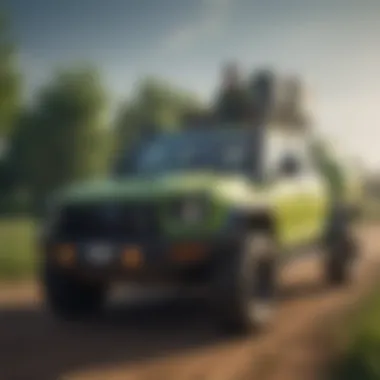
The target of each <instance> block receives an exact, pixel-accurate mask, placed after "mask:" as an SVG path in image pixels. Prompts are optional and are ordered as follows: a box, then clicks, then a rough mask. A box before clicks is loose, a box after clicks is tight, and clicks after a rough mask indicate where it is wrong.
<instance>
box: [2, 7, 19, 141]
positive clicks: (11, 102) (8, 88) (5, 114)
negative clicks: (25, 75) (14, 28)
mask: <svg viewBox="0 0 380 380" xmlns="http://www.w3.org/2000/svg"><path fill="white" fill-rule="evenodd" d="M20 84H21V78H20V74H19V71H18V67H17V60H16V53H15V49H14V47H13V45H12V44H11V42H10V38H9V35H8V32H7V25H6V22H5V18H4V17H2V16H1V13H0V139H2V138H3V139H4V138H6V137H7V136H8V134H9V132H10V130H11V128H12V122H13V120H14V117H15V116H16V114H17V111H18V109H19V106H20V92H21V91H20V90H21V89H20Z"/></svg>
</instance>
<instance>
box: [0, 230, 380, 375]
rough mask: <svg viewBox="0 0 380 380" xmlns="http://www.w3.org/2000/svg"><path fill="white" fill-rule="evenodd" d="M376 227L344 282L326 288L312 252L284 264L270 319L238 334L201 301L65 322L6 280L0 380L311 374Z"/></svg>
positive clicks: (362, 285) (379, 264)
mask: <svg viewBox="0 0 380 380" xmlns="http://www.w3.org/2000/svg"><path fill="white" fill-rule="evenodd" d="M379 231H380V227H376V226H375V227H373V226H371V227H368V226H367V227H366V228H365V231H364V230H363V231H362V232H361V234H360V237H361V240H362V244H363V254H362V258H361V260H360V263H359V265H358V268H357V273H356V280H355V282H354V284H353V285H351V286H349V287H346V288H342V289H337V290H330V289H327V288H326V287H325V286H324V285H323V281H322V280H321V271H320V267H319V265H318V264H319V262H318V260H317V259H316V258H308V259H306V260H303V261H299V262H297V263H293V264H291V265H290V266H289V267H288V268H286V270H284V272H283V273H282V282H283V286H282V293H281V301H280V305H279V308H278V312H277V315H276V318H275V321H274V324H273V326H272V327H271V328H270V329H269V330H268V331H266V332H262V333H261V334H259V335H258V336H255V337H252V338H249V339H243V340H229V339H227V338H226V337H223V336H222V335H221V334H220V333H219V332H218V331H217V330H216V329H215V328H214V327H213V325H212V321H211V320H210V319H209V318H208V316H207V313H206V308H205V307H203V306H204V305H202V304H201V301H199V302H196V301H194V302H181V301H167V302H165V303H163V304H161V305H144V306H135V307H132V306H124V307H117V308H113V309H112V310H109V311H108V312H107V313H106V314H105V315H104V316H103V317H102V318H101V319H99V320H95V321H92V322H90V323H87V324H85V325H84V324H71V325H67V324H60V323H58V322H55V321H54V320H52V319H51V318H50V317H49V316H48V315H47V314H46V313H45V312H44V311H43V310H42V308H41V306H40V300H39V297H38V292H37V290H36V287H35V286H32V285H28V286H18V287H14V286H11V285H9V286H5V285H4V286H2V287H1V289H0V380H33V379H36V380H45V379H46V380H56V379H61V378H62V379H78V380H82V379H83V380H116V379H117V380H119V379H120V380H121V379H122V380H129V379H136V380H150V379H152V380H161V379H162V380H171V379H173V380H190V379H194V380H201V379H207V380H214V379H215V380H227V379H231V380H232V379H233V380H245V379H251V378H256V377H257V378H261V379H273V380H274V379H288V378H289V379H291V380H296V379H302V380H307V379H313V378H316V376H317V375H318V374H319V372H318V371H319V370H320V368H321V364H322V363H323V362H324V360H325V357H324V354H325V353H326V352H327V351H326V349H327V348H328V347H326V344H327V345H328V335H326V334H323V332H326V331H327V327H328V326H329V324H330V323H332V321H333V320H334V318H335V319H336V318H339V316H340V313H342V312H343V311H344V310H345V307H349V306H350V305H352V304H354V303H355V302H357V301H358V300H359V299H360V298H361V297H362V296H363V294H364V293H365V292H366V290H368V289H370V288H371V286H372V284H373V281H374V280H375V278H376V274H377V273H378V270H379V268H380V238H379V237H376V235H377V234H378V232H379ZM378 253H379V254H378ZM326 339H327V340H326Z"/></svg>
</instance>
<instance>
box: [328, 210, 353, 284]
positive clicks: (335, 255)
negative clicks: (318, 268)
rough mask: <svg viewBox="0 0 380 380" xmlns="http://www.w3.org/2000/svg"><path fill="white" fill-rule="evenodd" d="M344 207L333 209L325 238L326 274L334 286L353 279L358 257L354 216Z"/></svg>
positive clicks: (329, 282)
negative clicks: (354, 265)
mask: <svg viewBox="0 0 380 380" xmlns="http://www.w3.org/2000/svg"><path fill="white" fill-rule="evenodd" d="M350 214H351V213H350V212H348V211H347V207H345V206H344V205H336V206H335V207H333V209H332V212H331V217H330V218H329V224H328V228H327V234H326V238H325V247H326V249H325V251H326V255H325V258H324V272H325V277H326V281H327V283H328V284H330V285H332V286H336V285H343V284H345V283H347V282H349V280H350V279H351V269H352V263H353V261H354V260H355V258H356V257H357V251H358V248H357V244H356V240H355V237H354V233H353V229H352V224H353V220H352V216H351V215H350Z"/></svg>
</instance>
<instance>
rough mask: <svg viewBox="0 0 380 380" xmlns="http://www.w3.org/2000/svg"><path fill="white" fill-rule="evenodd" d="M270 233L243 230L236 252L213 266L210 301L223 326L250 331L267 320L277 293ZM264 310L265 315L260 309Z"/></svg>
mask: <svg viewBox="0 0 380 380" xmlns="http://www.w3.org/2000/svg"><path fill="white" fill-rule="evenodd" d="M271 250H273V251H274V245H273V241H272V239H271V237H270V235H269V234H267V233H265V232H260V231H257V232H255V231H253V232H249V233H247V234H246V236H245V238H244V239H243V242H242V244H241V246H240V247H238V248H237V250H236V252H228V253H227V254H226V255H224V257H223V260H221V262H220V265H219V267H218V268H217V270H216V273H215V278H214V283H213V292H212V298H213V299H212V303H213V305H214V311H215V312H216V318H217V320H218V322H219V323H220V325H221V327H222V329H223V330H225V331H226V332H232V333H243V334H246V333H250V332H253V331H255V330H257V329H258V328H259V327H262V326H263V325H264V324H265V323H266V322H268V321H269V320H270V317H271V314H272V306H273V301H274V299H275V293H276V265H275V257H274V256H275V255H274V252H271ZM260 311H265V315H264V316H260V315H259V312H260Z"/></svg>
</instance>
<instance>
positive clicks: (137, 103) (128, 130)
mask: <svg viewBox="0 0 380 380" xmlns="http://www.w3.org/2000/svg"><path fill="white" fill-rule="evenodd" d="M202 109H203V107H202V104H201V102H200V101H199V100H198V99H197V97H196V96H195V95H193V94H191V93H189V92H187V91H185V90H183V89H181V88H178V87H175V86H172V85H170V84H169V83H167V82H165V81H163V80H159V79H156V78H147V79H145V80H143V81H142V82H141V83H140V85H139V86H138V88H137V91H136V92H135V94H134V96H133V97H132V98H131V99H130V101H129V102H127V103H126V104H125V105H124V106H123V107H122V108H121V110H120V113H119V116H118V118H117V126H116V136H117V143H118V147H119V148H121V147H122V148H124V147H125V146H126V145H128V144H132V143H133V141H135V140H136V139H138V138H139V137H140V136H141V135H143V134H145V133H152V132H153V133H154V132H157V131H174V130H176V129H177V128H179V127H180V126H181V124H182V121H183V119H184V117H185V116H186V115H187V114H189V113H192V112H197V111H200V110H202Z"/></svg>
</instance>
